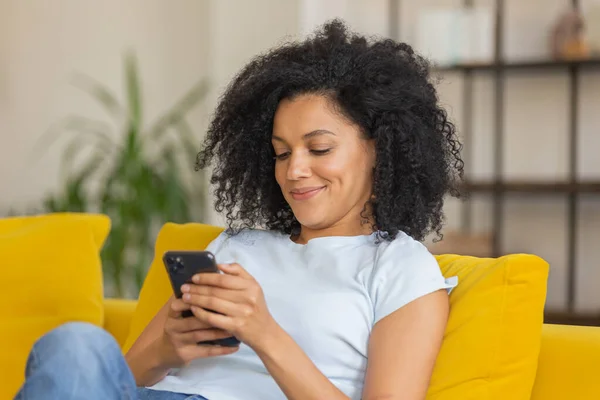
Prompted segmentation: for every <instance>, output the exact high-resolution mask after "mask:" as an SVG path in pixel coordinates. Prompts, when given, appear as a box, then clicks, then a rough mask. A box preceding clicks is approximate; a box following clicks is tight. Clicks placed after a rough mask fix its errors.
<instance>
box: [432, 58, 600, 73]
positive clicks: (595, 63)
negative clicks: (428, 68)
mask: <svg viewBox="0 0 600 400" xmlns="http://www.w3.org/2000/svg"><path fill="white" fill-rule="evenodd" d="M568 67H600V58H590V59H582V60H529V61H519V62H499V63H484V64H468V63H467V64H457V65H447V66H439V67H435V68H434V71H440V72H465V71H493V70H540V69H550V70H551V69H562V68H568Z"/></svg>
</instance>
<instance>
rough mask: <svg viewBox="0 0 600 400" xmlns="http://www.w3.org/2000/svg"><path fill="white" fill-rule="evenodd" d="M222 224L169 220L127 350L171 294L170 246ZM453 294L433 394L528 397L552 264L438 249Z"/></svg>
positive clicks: (488, 399)
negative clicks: (165, 259) (453, 283)
mask: <svg viewBox="0 0 600 400" xmlns="http://www.w3.org/2000/svg"><path fill="white" fill-rule="evenodd" d="M221 230H222V229H220V228H216V227H212V226H208V225H201V224H185V225H175V224H167V225H165V226H164V227H163V229H162V230H161V232H160V234H159V236H158V239H157V242H156V252H155V256H154V261H153V263H152V266H151V268H150V271H149V272H148V276H147V278H146V281H145V282H144V286H143V288H142V291H141V294H140V298H139V303H138V307H137V309H136V311H135V314H134V316H133V322H132V325H131V328H130V333H129V337H128V339H127V342H126V344H125V347H124V351H126V350H127V349H129V348H130V347H131V345H132V344H133V343H134V342H135V340H136V339H137V337H138V336H139V335H140V333H141V332H142V331H143V330H144V327H145V326H146V325H147V324H148V323H149V322H150V320H151V319H152V317H153V316H154V315H155V314H156V313H157V312H158V310H159V309H160V308H161V307H162V306H163V305H164V303H165V302H166V301H167V300H168V298H169V297H170V296H171V295H172V289H171V286H170V285H169V281H168V277H167V274H166V271H165V268H164V266H163V265H162V261H161V259H162V255H163V253H164V252H165V251H167V250H202V249H204V248H205V247H206V246H207V245H208V243H210V242H211V241H212V240H213V239H214V238H215V237H216V236H217V235H218V234H219V233H220V232H221ZM437 260H438V263H439V264H440V268H441V270H442V273H443V275H444V276H446V277H450V276H458V278H459V284H458V286H457V287H456V288H455V289H454V290H453V291H452V294H451V295H450V304H451V312H450V319H449V321H448V326H447V329H446V335H445V339H444V343H443V345H442V349H441V351H440V355H439V357H438V360H437V363H436V366H435V370H434V373H433V376H432V380H431V384H430V388H429V392H428V396H427V398H428V399H430V400H434V399H435V400H447V399H448V400H449V399H461V400H466V399H477V400H492V399H494V400H495V399H529V398H530V395H531V390H532V386H533V382H534V378H535V373H536V368H537V359H538V354H539V349H540V336H541V329H542V322H543V308H544V302H545V296H546V282H547V277H548V264H547V263H546V262H545V261H544V260H542V259H541V258H539V257H536V256H532V255H509V256H505V257H501V258H497V259H484V258H475V257H465V256H457V255H443V256H437Z"/></svg>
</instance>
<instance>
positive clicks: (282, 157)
mask: <svg viewBox="0 0 600 400" xmlns="http://www.w3.org/2000/svg"><path fill="white" fill-rule="evenodd" d="M289 156H290V152H289V151H286V152H285V153H281V154H277V155H275V157H274V158H275V160H276V161H283V160H285V159H286V158H288V157H289Z"/></svg>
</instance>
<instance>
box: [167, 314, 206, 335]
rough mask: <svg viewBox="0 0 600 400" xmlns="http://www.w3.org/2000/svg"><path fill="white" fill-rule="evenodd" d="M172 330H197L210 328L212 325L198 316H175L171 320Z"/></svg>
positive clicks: (179, 331)
mask: <svg viewBox="0 0 600 400" xmlns="http://www.w3.org/2000/svg"><path fill="white" fill-rule="evenodd" d="M169 323H170V330H171V331H173V332H177V333H184V332H191V331H197V330H201V329H210V328H212V326H210V325H208V324H207V323H206V322H204V321H200V320H199V319H198V318H196V317H192V318H173V319H171V320H170V321H169Z"/></svg>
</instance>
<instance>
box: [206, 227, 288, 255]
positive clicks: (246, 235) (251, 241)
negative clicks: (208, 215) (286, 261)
mask: <svg viewBox="0 0 600 400" xmlns="http://www.w3.org/2000/svg"><path fill="white" fill-rule="evenodd" d="M281 237H282V234H281V233H279V232H275V231H267V230H263V229H242V230H240V231H232V230H229V229H226V230H224V231H223V232H221V234H219V236H217V237H216V238H215V239H214V240H213V242H212V243H211V244H210V245H209V248H210V247H213V248H215V250H216V249H217V248H219V249H220V248H223V247H225V246H254V245H256V244H257V243H261V244H264V243H265V242H268V241H272V240H276V239H280V238H281Z"/></svg>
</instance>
